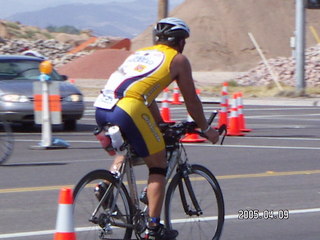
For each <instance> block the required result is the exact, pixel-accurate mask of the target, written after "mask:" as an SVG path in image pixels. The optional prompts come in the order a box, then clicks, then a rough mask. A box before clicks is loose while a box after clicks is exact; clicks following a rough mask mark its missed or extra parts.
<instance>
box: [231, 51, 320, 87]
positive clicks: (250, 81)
mask: <svg viewBox="0 0 320 240" xmlns="http://www.w3.org/2000/svg"><path fill="white" fill-rule="evenodd" d="M268 63H269V65H270V67H271V69H272V71H273V72H274V73H275V75H276V77H278V80H279V82H280V84H282V85H284V86H295V85H296V79H295V68H296V66H295V59H294V58H293V57H289V58H285V57H278V58H272V59H269V60H268ZM235 81H236V82H237V83H238V84H239V85H241V86H267V85H269V84H273V83H274V80H273V78H272V76H271V74H270V73H269V70H268V68H267V66H266V65H265V64H264V63H263V62H260V63H259V64H258V66H257V67H255V68H253V69H251V70H249V71H248V72H246V73H243V74H241V75H239V76H238V77H236V79H235ZM305 81H306V85H307V87H316V86H320V45H316V46H314V47H311V48H308V49H306V52H305Z"/></svg>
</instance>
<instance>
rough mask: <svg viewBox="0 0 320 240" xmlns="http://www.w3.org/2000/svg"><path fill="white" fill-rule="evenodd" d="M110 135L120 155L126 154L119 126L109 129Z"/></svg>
mask: <svg viewBox="0 0 320 240" xmlns="http://www.w3.org/2000/svg"><path fill="white" fill-rule="evenodd" d="M108 135H109V136H110V138H111V142H112V146H113V148H114V149H115V150H116V151H117V153H119V154H124V151H123V150H122V149H121V147H122V146H123V143H124V141H123V138H122V135H121V131H120V128H119V127H118V126H112V127H110V128H109V129H108Z"/></svg>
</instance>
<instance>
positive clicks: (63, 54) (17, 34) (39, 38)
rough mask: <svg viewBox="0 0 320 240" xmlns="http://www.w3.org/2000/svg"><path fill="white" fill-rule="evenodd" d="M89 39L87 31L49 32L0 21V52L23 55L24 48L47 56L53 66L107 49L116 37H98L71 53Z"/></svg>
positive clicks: (89, 35)
mask: <svg viewBox="0 0 320 240" xmlns="http://www.w3.org/2000/svg"><path fill="white" fill-rule="evenodd" d="M91 38H92V36H91V34H90V32H89V31H84V32H82V33H81V34H78V35H75V34H66V33H52V32H48V31H47V30H46V29H41V28H38V27H33V26H26V25H23V24H20V23H18V22H9V21H4V20H0V54H10V55H15V54H22V53H23V52H24V51H26V50H31V51H36V52H38V53H40V54H41V55H43V56H44V57H46V58H49V59H50V60H51V61H52V62H53V64H54V65H55V66H56V67H59V66H62V65H64V64H66V63H68V62H70V61H72V60H73V59H75V58H78V57H80V56H83V55H88V54H90V53H92V51H94V50H93V49H100V48H101V49H104V48H107V47H109V46H110V45H112V44H113V43H114V42H115V41H117V40H118V39H117V38H112V37H100V38H97V39H96V40H95V41H94V42H93V43H91V44H90V45H89V47H88V48H87V49H86V50H85V51H78V52H75V53H71V52H70V51H71V50H72V49H74V48H75V47H77V46H79V45H81V44H83V43H84V42H86V41H88V40H89V39H91ZM88 49H89V50H88Z"/></svg>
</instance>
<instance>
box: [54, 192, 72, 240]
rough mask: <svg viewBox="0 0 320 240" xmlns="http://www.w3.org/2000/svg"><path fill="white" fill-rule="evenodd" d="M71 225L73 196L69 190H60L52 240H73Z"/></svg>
mask: <svg viewBox="0 0 320 240" xmlns="http://www.w3.org/2000/svg"><path fill="white" fill-rule="evenodd" d="M75 239H76V234H75V232H74V223H73V196H72V190H71V189H70V188H63V189H61V190H60V195H59V206H58V215H57V222H56V233H55V234H54V240H75Z"/></svg>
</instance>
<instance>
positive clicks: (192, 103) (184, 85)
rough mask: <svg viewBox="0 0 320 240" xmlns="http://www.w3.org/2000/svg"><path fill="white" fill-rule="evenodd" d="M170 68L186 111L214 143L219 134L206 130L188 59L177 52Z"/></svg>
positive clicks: (205, 122)
mask: <svg viewBox="0 0 320 240" xmlns="http://www.w3.org/2000/svg"><path fill="white" fill-rule="evenodd" d="M170 69H171V76H172V77H173V79H176V81H177V83H178V86H179V89H180V91H181V94H182V95H183V98H184V101H185V104H186V107H187V110H188V113H189V114H190V116H191V117H192V118H193V120H194V121H195V122H196V123H197V125H198V127H199V128H200V129H201V130H202V131H206V130H207V131H206V134H205V135H206V136H207V137H208V139H209V140H210V141H211V142H212V143H216V142H217V141H218V140H219V134H218V133H217V131H215V130H214V129H212V128H211V129H209V130H208V127H209V125H208V123H207V119H206V118H205V115H204V112H203V107H202V103H201V101H200V99H199V97H198V95H197V93H196V89H195V85H194V81H193V78H192V71H191V65H190V63H189V61H188V59H187V58H186V57H185V56H184V55H182V54H178V55H177V56H176V57H175V58H174V59H173V61H172V64H171V68H170Z"/></svg>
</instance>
